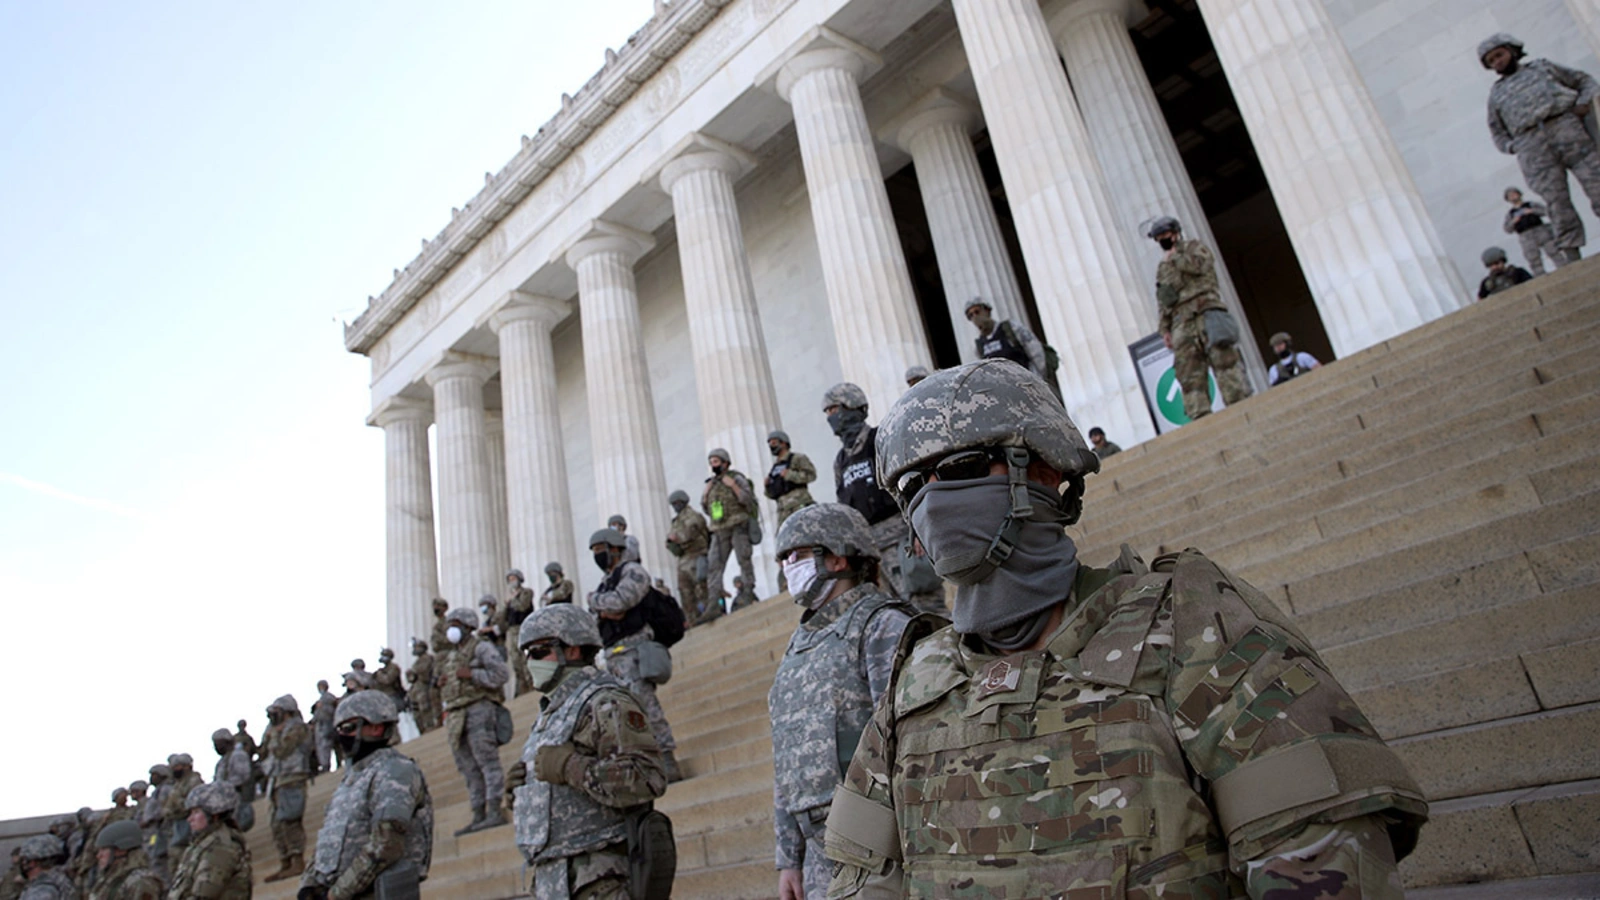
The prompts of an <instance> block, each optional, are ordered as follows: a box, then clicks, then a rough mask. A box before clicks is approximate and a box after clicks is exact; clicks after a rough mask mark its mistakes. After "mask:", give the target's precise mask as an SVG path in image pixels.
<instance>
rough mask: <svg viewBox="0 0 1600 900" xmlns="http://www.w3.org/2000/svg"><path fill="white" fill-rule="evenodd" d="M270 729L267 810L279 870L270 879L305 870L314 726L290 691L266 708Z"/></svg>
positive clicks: (264, 754) (265, 738) (265, 751)
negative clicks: (308, 787) (312, 730)
mask: <svg viewBox="0 0 1600 900" xmlns="http://www.w3.org/2000/svg"><path fill="white" fill-rule="evenodd" d="M267 721H268V722H269V724H268V725H267V730H266V731H265V732H263V733H262V735H261V758H262V759H263V760H264V761H265V762H264V766H265V768H266V772H267V799H268V801H269V805H268V811H269V815H270V817H271V820H272V843H273V846H274V847H276V848H277V851H278V871H276V872H273V873H272V874H271V875H268V876H267V877H266V880H267V881H283V880H284V879H286V878H295V877H297V876H299V874H300V873H301V872H304V871H305V870H306V858H305V853H306V827H305V824H304V822H303V821H302V820H303V819H304V818H305V814H306V781H307V779H309V778H310V777H311V772H310V770H311V759H312V755H311V754H310V753H308V752H307V751H308V750H310V749H311V747H310V746H309V742H310V741H311V740H313V738H312V736H311V729H309V728H307V727H306V723H305V721H304V720H302V719H301V718H300V705H299V704H298V703H296V702H295V699H294V697H293V696H292V695H290V694H284V695H283V696H282V697H279V698H278V699H276V700H274V701H272V705H271V706H269V707H267Z"/></svg>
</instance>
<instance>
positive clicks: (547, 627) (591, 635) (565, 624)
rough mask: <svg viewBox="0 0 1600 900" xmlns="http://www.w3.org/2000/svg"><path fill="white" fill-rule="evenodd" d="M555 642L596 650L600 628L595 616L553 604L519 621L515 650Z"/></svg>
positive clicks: (565, 605) (574, 606) (574, 605)
mask: <svg viewBox="0 0 1600 900" xmlns="http://www.w3.org/2000/svg"><path fill="white" fill-rule="evenodd" d="M548 638H555V639H556V640H558V641H560V642H561V643H563V644H566V645H567V646H568V647H599V646H601V645H602V644H603V643H604V642H603V641H601V640H600V626H599V624H598V623H596V621H595V618H594V613H591V612H589V611H588V610H586V609H584V608H583V607H581V606H578V605H577V604H574V603H552V604H551V605H549V606H546V607H544V608H543V609H539V610H535V611H534V613H533V614H532V615H530V616H528V617H527V618H526V619H523V620H522V628H521V629H520V630H519V631H518V632H517V646H518V647H526V646H528V645H529V644H531V643H533V642H534V641H539V640H545V639H548Z"/></svg>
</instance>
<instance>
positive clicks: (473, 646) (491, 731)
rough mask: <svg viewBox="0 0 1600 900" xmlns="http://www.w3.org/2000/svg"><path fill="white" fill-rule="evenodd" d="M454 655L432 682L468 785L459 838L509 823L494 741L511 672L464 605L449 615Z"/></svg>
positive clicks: (447, 657) (502, 772) (448, 633)
mask: <svg viewBox="0 0 1600 900" xmlns="http://www.w3.org/2000/svg"><path fill="white" fill-rule="evenodd" d="M445 621H446V622H448V623H449V625H448V627H447V628H446V631H445V638H446V639H447V640H448V641H449V642H450V652H449V653H446V654H445V655H444V657H443V658H442V659H440V660H439V666H438V674H437V675H435V676H434V679H433V680H434V684H435V685H436V686H437V687H438V688H439V700H440V702H441V704H442V705H443V707H444V716H445V719H444V729H445V734H446V742H447V743H449V745H450V752H451V753H452V754H453V755H454V756H455V760H456V770H457V771H459V772H460V773H461V777H462V779H463V780H464V781H466V783H467V798H468V800H469V801H470V802H471V804H472V821H471V822H469V823H467V825H466V826H465V827H463V828H461V829H460V830H458V831H457V832H456V837H460V836H461V835H463V834H466V833H468V832H472V831H482V830H483V829H485V828H494V827H497V826H500V825H504V824H505V823H506V820H505V817H504V816H502V815H501V814H500V793H501V791H502V790H503V789H504V787H505V770H504V769H502V768H500V742H499V741H498V740H496V739H495V738H496V734H497V732H498V723H499V719H500V699H501V696H502V694H501V691H502V690H503V689H504V688H505V686H506V681H507V680H508V679H509V678H510V677H511V670H510V668H508V667H507V666H506V663H505V660H504V659H501V658H500V654H499V652H497V651H496V650H495V649H494V648H493V647H492V646H491V645H490V643H489V641H488V639H487V638H484V637H482V636H481V635H480V632H479V631H478V614H477V613H476V612H474V611H473V610H470V609H467V608H465V607H461V608H457V609H452V610H450V612H449V613H447V614H446V615H445Z"/></svg>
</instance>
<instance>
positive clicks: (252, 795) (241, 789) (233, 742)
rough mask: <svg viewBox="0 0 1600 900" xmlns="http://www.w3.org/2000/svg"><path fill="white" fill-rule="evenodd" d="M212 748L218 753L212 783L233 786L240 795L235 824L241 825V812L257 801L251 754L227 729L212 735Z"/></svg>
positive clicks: (219, 730) (214, 732) (221, 729)
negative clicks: (246, 751) (224, 783)
mask: <svg viewBox="0 0 1600 900" xmlns="http://www.w3.org/2000/svg"><path fill="white" fill-rule="evenodd" d="M211 748H212V749H213V750H216V751H217V767H216V769H215V770H213V771H212V773H211V781H212V783H213V784H215V783H216V782H219V781H222V782H226V783H228V784H231V785H233V789H234V791H235V792H236V793H237V794H238V795H239V809H237V810H234V816H233V817H234V823H235V824H240V816H241V815H243V813H242V812H241V811H242V810H243V809H244V808H245V807H246V806H249V805H250V804H251V803H252V802H254V800H255V799H256V779H255V766H254V765H253V764H252V762H251V760H250V756H249V754H247V753H245V752H244V748H243V747H241V746H239V743H238V738H237V737H236V736H235V735H234V733H233V732H231V731H229V730H228V729H226V728H218V729H217V730H216V731H213V732H212V733H211ZM250 821H251V822H254V821H255V820H254V819H250Z"/></svg>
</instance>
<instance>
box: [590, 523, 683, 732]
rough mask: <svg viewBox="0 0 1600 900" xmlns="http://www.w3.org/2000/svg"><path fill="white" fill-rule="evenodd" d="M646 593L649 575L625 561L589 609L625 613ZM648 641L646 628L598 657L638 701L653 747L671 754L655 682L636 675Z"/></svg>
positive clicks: (593, 594) (593, 597) (603, 584)
mask: <svg viewBox="0 0 1600 900" xmlns="http://www.w3.org/2000/svg"><path fill="white" fill-rule="evenodd" d="M591 546H593V545H591ZM612 549H613V551H615V549H616V548H612ZM649 592H650V573H649V572H646V571H645V570H644V566H641V565H639V564H638V563H636V562H625V563H623V564H622V565H620V566H618V567H617V568H615V569H614V570H612V572H611V574H609V575H607V576H606V579H605V581H603V582H601V583H600V587H599V588H597V589H596V590H594V591H592V592H590V594H589V610H590V611H591V612H593V613H594V614H595V615H601V614H604V613H626V612H627V611H628V610H630V609H633V608H634V607H635V606H638V605H639V601H641V600H643V599H644V595H645V594H647V593H649ZM652 640H655V632H654V631H652V630H651V629H650V626H649V625H646V626H644V628H643V629H641V630H639V631H636V632H634V633H633V634H630V635H627V636H626V637H624V638H622V639H621V640H619V641H616V642H614V643H613V644H612V645H611V646H609V647H606V648H605V649H603V650H602V651H601V653H600V655H601V657H602V658H603V659H604V660H605V663H604V664H605V669H606V671H607V672H610V673H611V674H612V675H615V676H616V677H618V678H620V679H622V681H623V683H624V684H626V685H627V686H628V689H629V690H631V691H633V693H634V696H636V697H637V698H638V699H639V706H640V707H641V708H642V709H643V710H644V712H645V715H646V716H647V717H649V719H650V730H651V732H652V733H653V734H654V735H655V738H656V745H657V746H658V747H660V748H661V750H662V752H664V753H667V754H671V753H672V752H673V751H675V750H677V749H678V742H677V741H676V740H675V739H674V738H673V737H672V726H671V725H668V724H667V714H666V712H665V711H663V710H662V709H661V701H660V700H657V699H656V686H655V683H654V682H650V681H646V680H645V679H644V678H643V676H642V675H641V674H640V672H639V649H638V648H639V645H640V644H642V643H644V642H645V641H652Z"/></svg>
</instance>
